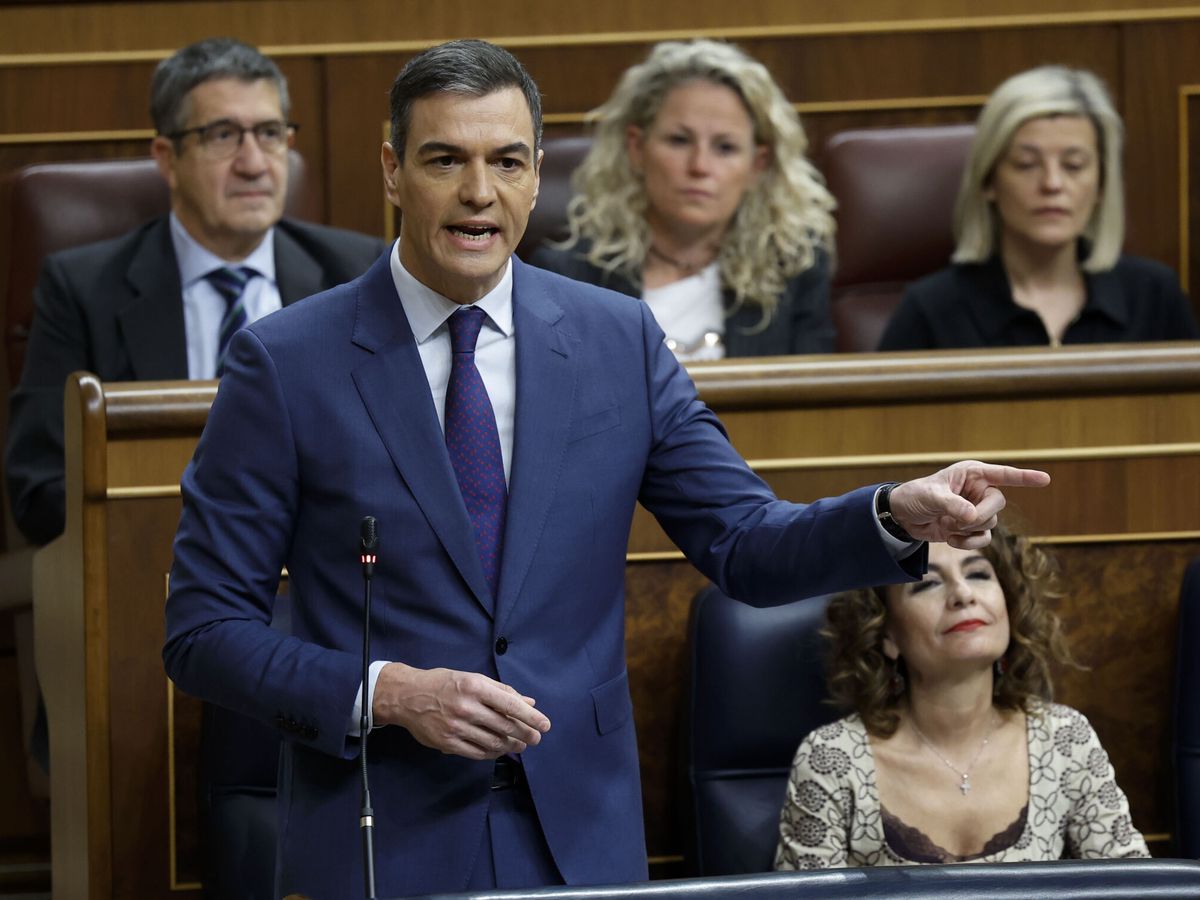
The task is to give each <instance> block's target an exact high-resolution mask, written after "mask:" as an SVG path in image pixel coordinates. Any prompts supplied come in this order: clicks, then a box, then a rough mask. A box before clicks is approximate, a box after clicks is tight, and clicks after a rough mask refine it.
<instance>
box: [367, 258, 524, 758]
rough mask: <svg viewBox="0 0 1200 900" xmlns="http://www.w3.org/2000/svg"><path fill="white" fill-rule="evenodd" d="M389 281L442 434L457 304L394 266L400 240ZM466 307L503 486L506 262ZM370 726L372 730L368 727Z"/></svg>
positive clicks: (371, 691) (512, 356) (509, 318)
mask: <svg viewBox="0 0 1200 900" xmlns="http://www.w3.org/2000/svg"><path fill="white" fill-rule="evenodd" d="M390 262H391V266H392V280H393V281H394V282H395V284H396V293H397V294H399V295H400V305H401V306H402V307H403V308H404V315H405V316H407V317H408V324H409V326H410V327H411V328H412V333H413V337H414V338H415V339H416V342H417V352H418V353H420V355H421V365H422V367H424V369H425V377H426V378H427V379H428V380H429V393H430V394H431V395H432V396H433V405H434V407H435V408H436V409H437V416H438V422H439V424H441V426H442V433H443V434H445V431H446V387H447V385H448V384H449V383H450V365H451V357H452V354H451V350H450V327H449V326H448V325H447V324H446V322H447V320H448V319H449V318H450V316H452V315H453V314H454V312H455V310H457V309H459V308H460V307H461V306H462V304H459V303H455V302H454V301H453V300H450V299H448V298H446V297H443V296H442V295H441V294H439V293H438V292H437V291H435V290H433V289H432V288H429V287H426V286H425V285H424V284H422V283H421V282H419V281H417V279H416V278H415V277H413V275H412V274H411V273H410V272H409V271H408V270H407V269H405V268H404V264H403V263H402V262H400V242H399V241H396V243H395V244H393V245H392V253H391V260H390ZM470 305H471V306H478V307H479V308H480V309H482V310H483V311H484V312H485V313H487V318H486V319H485V320H484V325H483V328H481V329H480V331H479V340H478V341H477V342H476V344H475V367H476V368H477V369H479V376H480V377H481V378H482V379H483V386H484V387H485V388H487V392H488V399H490V400H491V401H492V413H493V414H494V415H495V416H496V431H497V433H498V434H499V436H500V455H501V457H503V460H504V480H505V482H508V480H509V474H510V473H511V472H512V445H513V427H514V421H515V419H516V409H517V344H516V341H515V340H514V329H513V308H512V260H511V259H510V260H509V261H508V265H507V266H505V267H504V274H503V275H502V276H501V277H500V283H499V284H497V285H496V286H495V287H494V288H492V290H491V291H489V292H488V293H487V294H486V295H484V296H483V297H482V298H481V299H479V300H477V301H476V302H475V303H472V304H470ZM388 662H389V661H388V660H375V661H374V662H372V663H371V668H370V671H369V673H368V685H367V698H368V702H369V701H370V700H371V699H373V698H374V696H375V683H376V682H377V681H379V673H380V672H381V671H382V670H383V667H384V666H386V665H387V664H388ZM361 717H362V686H361V685H359V688H358V695H357V696H356V697H355V698H354V710H353V712H352V713H351V716H350V724H349V727H348V729H347V731H348V733H349V734H351V735H358V734H359V726H360V724H361V723H360V719H361ZM371 727H372V728H373V727H374V726H371Z"/></svg>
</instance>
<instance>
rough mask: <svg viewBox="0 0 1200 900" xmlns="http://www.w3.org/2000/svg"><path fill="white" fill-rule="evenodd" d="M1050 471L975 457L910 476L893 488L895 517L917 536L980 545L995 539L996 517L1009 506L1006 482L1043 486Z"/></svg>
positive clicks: (965, 547)
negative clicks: (919, 475)
mask: <svg viewBox="0 0 1200 900" xmlns="http://www.w3.org/2000/svg"><path fill="white" fill-rule="evenodd" d="M1049 483H1050V476H1049V475H1048V474H1046V473H1045V472H1041V471H1038V470H1037V469H1017V468H1013V467H1012V466H994V465H991V464H989V463H982V462H978V461H976V460H966V461H964V462H956V463H955V464H954V465H952V466H948V467H946V468H945V469H942V470H941V471H940V472H934V473H933V474H932V475H926V476H925V477H924V478H917V479H915V480H913V481H906V482H904V483H903V484H899V485H897V486H896V487H895V488H893V489H892V494H891V498H890V500H891V508H892V518H894V519H895V520H896V521H897V522H899V523H900V525H901V527H903V528H904V530H905V531H907V532H908V533H909V534H911V535H912V536H913V537H914V538H917V539H918V540H922V541H945V542H946V543H948V544H950V546H952V547H957V548H958V549H960V550H977V549H979V548H980V547H986V546H987V545H988V544H989V543H990V542H991V540H992V532H991V530H992V528H994V527H995V525H996V517H997V516H998V515H999V514H1000V510H1002V509H1004V504H1005V499H1004V494H1003V493H1001V492H1000V488H1001V487H1044V486H1046V485H1047V484H1049Z"/></svg>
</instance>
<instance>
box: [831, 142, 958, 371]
mask: <svg viewBox="0 0 1200 900" xmlns="http://www.w3.org/2000/svg"><path fill="white" fill-rule="evenodd" d="M974 136H975V126H973V125H937V126H927V127H914V128H878V129H870V130H861V131H843V132H839V133H838V134H835V135H833V136H831V137H830V138H829V140H828V141H827V142H826V144H825V149H824V152H823V153H822V156H821V161H822V168H823V170H824V173H825V177H826V180H827V182H828V185H829V190H830V191H831V192H832V193H833V196H834V197H835V198H836V199H837V202H838V209H837V213H836V218H837V224H838V230H837V269H836V271H835V272H834V276H833V321H834V325H835V326H836V328H837V349H838V350H840V351H843V352H861V351H869V350H874V349H875V348H876V347H877V346H878V345H879V339H880V337H882V335H883V330H884V328H885V327H886V326H887V323H888V320H889V319H890V318H891V315H892V312H893V311H894V310H895V308H896V306H897V304H899V302H900V298H901V296H902V295H903V293H904V289H905V287H906V286H907V285H908V283H909V282H910V281H915V280H916V279H918V278H920V277H922V276H923V275H928V274H929V273H931V272H935V271H937V270H938V269H940V268H942V267H943V266H945V265H948V264H949V262H950V254H951V253H952V252H953V250H954V235H953V231H952V227H953V224H952V223H953V216H954V202H955V198H956V197H957V196H958V185H959V180H960V179H961V177H962V170H963V166H964V165H965V163H966V159H967V152H968V150H969V148H970V144H971V140H972V138H973V137H974Z"/></svg>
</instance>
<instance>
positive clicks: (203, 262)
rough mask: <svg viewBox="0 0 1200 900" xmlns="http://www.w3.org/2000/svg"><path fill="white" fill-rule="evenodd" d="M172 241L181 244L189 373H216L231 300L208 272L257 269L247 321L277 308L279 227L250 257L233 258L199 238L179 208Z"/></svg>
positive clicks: (248, 294)
mask: <svg viewBox="0 0 1200 900" xmlns="http://www.w3.org/2000/svg"><path fill="white" fill-rule="evenodd" d="M171 243H172V244H174V246H175V259H176V262H177V263H178V265H179V283H180V285H181V286H182V288H183V327H184V333H185V335H186V336H187V357H188V378H191V379H197V378H216V377H217V346H218V342H219V339H220V333H221V320H222V319H223V318H225V309H226V304H225V298H224V297H222V296H221V295H220V294H219V293H218V292H217V289H216V288H214V287H213V286H212V285H211V284H210V283H209V281H208V279H206V278H205V277H204V276H205V275H207V274H208V273H209V272H211V271H212V270H213V269H220V268H222V267H225V266H228V267H230V268H237V267H239V266H247V267H249V268H251V269H253V270H254V271H255V272H256V273H257V274H255V276H254V277H253V278H251V279H250V280H249V281H248V282H246V290H245V293H244V294H243V295H242V306H243V307H244V308H245V310H246V324H250V323H251V322H253V321H255V320H256V319H261V318H262V317H263V316H265V315H266V314H267V313H270V312H275V310H277V309H279V308H280V307H281V306H282V305H283V302H282V300H281V299H280V296H279V285H278V283H277V282H276V281H275V229H274V228H270V229H268V230H267V233H266V235H264V236H263V239H262V241H261V242H260V243H259V245H258V246H257V247H255V248H254V252H253V253H251V254H250V255H249V256H247V257H246V258H245V259H243V260H239V261H238V262H230V261H229V260H226V259H221V257H219V256H217V255H216V254H215V253H213V252H212V251H211V250H208V249H207V248H205V247H202V246H201V245H200V244H199V243H197V241H196V239H195V238H193V237H192V236H191V235H190V234H188V232H187V229H186V228H184V227H183V223H182V222H180V221H179V219H177V218H176V217H175V213H171Z"/></svg>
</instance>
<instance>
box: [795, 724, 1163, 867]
mask: <svg viewBox="0 0 1200 900" xmlns="http://www.w3.org/2000/svg"><path fill="white" fill-rule="evenodd" d="M1026 734H1027V735H1028V740H1029V799H1028V802H1027V804H1026V806H1025V808H1024V809H1023V810H1022V812H1021V816H1020V817H1019V818H1018V819H1017V820H1016V821H1014V822H1013V824H1012V825H1011V826H1009V827H1008V828H1006V829H1004V830H1003V831H1001V832H999V833H998V834H997V835H996V836H995V837H994V838H992V840H990V841H988V843H987V844H986V845H985V847H984V848H983V852H981V853H978V854H974V855H972V856H969V857H957V856H953V855H951V854H949V853H947V852H946V851H944V850H941V848H939V847H937V845H935V844H934V843H933V842H932V841H929V840H928V838H926V837H925V836H924V835H923V834H922V833H921V832H920V831H919V830H918V829H915V828H912V827H911V826H908V825H905V824H904V823H903V822H900V820H898V819H896V818H895V817H894V816H892V815H890V814H889V813H888V811H887V810H886V809H884V808H883V806H882V805H881V804H880V802H879V788H878V787H877V785H876V783H875V758H874V756H873V755H872V753H871V744H870V741H869V739H868V736H867V730H866V727H865V726H864V725H863V722H862V719H861V718H859V717H858V715H857V714H855V715H850V716H847V717H846V718H844V719H840V720H838V721H837V722H833V723H831V724H829V725H825V726H823V727H821V728H818V729H817V730H816V731H814V732H812V733H811V734H810V735H808V737H806V738H805V739H804V740H803V742H801V744H800V748H799V749H798V750H797V751H796V758H795V760H794V761H793V763H792V772H791V776H790V777H789V778H788V786H787V798H786V800H785V802H784V807H783V813H782V815H781V817H780V823H779V846H778V848H777V849H776V851H775V868H777V869H824V868H834V867H841V866H901V865H916V864H919V863H923V862H1016V861H1028V860H1054V859H1062V858H1063V857H1064V856H1065V857H1069V858H1073V859H1101V858H1109V857H1125V856H1149V855H1150V853H1149V851H1148V850H1147V849H1146V842H1145V841H1144V840H1143V839H1142V835H1141V834H1140V833H1139V832H1138V830H1137V829H1136V828H1134V827H1133V822H1132V821H1131V820H1130V817H1129V803H1128V801H1127V800H1126V798H1125V794H1124V793H1123V792H1122V791H1121V789H1120V788H1119V787H1118V786H1117V782H1116V778H1115V776H1114V774H1113V768H1112V764H1111V763H1110V762H1109V759H1108V754H1107V753H1106V752H1105V751H1104V748H1103V747H1101V746H1100V740H1099V738H1098V737H1097V736H1096V732H1095V731H1093V730H1092V726H1091V724H1089V722H1088V720H1087V719H1086V718H1085V717H1084V715H1083V714H1082V713H1080V712H1079V711H1078V710H1074V709H1071V708H1070V707H1069V706H1062V705H1060V704H1057V703H1040V702H1039V703H1035V704H1034V705H1033V706H1032V708H1031V709H1030V713H1029V715H1028V716H1026Z"/></svg>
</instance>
